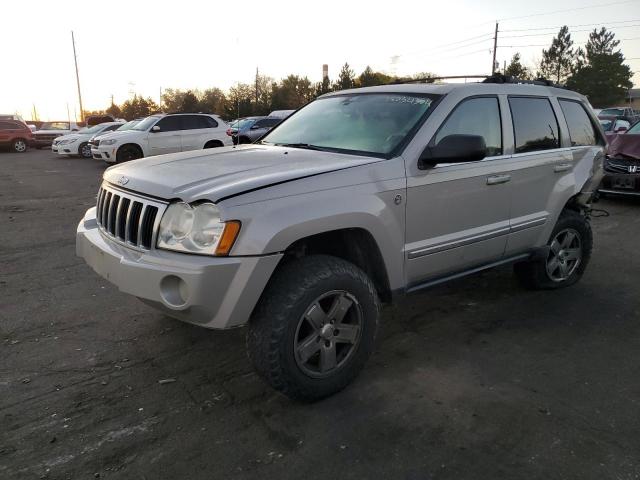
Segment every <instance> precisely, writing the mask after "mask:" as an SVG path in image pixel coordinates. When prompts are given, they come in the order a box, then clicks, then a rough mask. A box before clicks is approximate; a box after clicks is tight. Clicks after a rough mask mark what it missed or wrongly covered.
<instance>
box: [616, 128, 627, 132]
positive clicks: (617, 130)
mask: <svg viewBox="0 0 640 480" xmlns="http://www.w3.org/2000/svg"><path fill="white" fill-rule="evenodd" d="M627 130H628V128H627V127H618V128H616V133H624V132H626V131H627Z"/></svg>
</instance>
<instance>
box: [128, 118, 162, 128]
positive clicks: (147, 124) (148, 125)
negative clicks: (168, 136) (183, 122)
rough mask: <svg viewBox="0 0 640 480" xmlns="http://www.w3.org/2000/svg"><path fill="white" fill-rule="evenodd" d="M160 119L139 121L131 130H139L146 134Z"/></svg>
mask: <svg viewBox="0 0 640 480" xmlns="http://www.w3.org/2000/svg"><path fill="white" fill-rule="evenodd" d="M159 119H160V117H155V116H151V117H147V118H145V119H144V120H140V123H138V124H137V125H136V126H134V127H133V128H132V129H131V130H139V131H141V132H146V131H147V130H149V129H150V128H151V127H152V126H153V125H155V123H156V122H157V121H158V120H159Z"/></svg>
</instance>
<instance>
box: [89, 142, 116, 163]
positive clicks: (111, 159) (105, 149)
mask: <svg viewBox="0 0 640 480" xmlns="http://www.w3.org/2000/svg"><path fill="white" fill-rule="evenodd" d="M117 150H118V146H117V145H105V146H102V145H99V146H97V147H96V146H93V145H92V146H91V157H93V158H94V159H96V160H104V161H105V162H107V163H116V152H117Z"/></svg>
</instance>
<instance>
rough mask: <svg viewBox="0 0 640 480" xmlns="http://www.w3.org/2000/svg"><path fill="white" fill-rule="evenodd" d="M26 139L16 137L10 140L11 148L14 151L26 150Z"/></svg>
mask: <svg viewBox="0 0 640 480" xmlns="http://www.w3.org/2000/svg"><path fill="white" fill-rule="evenodd" d="M27 147H28V145H27V141H26V140H25V139H24V138H16V139H15V140H14V141H13V142H11V150H12V151H13V152H15V153H24V152H26V151H27Z"/></svg>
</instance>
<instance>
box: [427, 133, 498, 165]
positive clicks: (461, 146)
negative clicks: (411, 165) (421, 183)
mask: <svg viewBox="0 0 640 480" xmlns="http://www.w3.org/2000/svg"><path fill="white" fill-rule="evenodd" d="M486 156H487V145H486V144H485V142H484V138H483V137H481V136H480V135H447V136H446V137H444V138H443V139H442V140H440V141H439V142H438V144H437V145H434V146H431V147H429V146H427V148H425V149H424V151H423V152H422V155H420V158H419V159H418V168H419V169H420V170H426V169H427V168H430V167H433V166H435V165H437V164H438V163H458V162H477V161H478V160H482V159H483V158H484V157H486Z"/></svg>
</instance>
